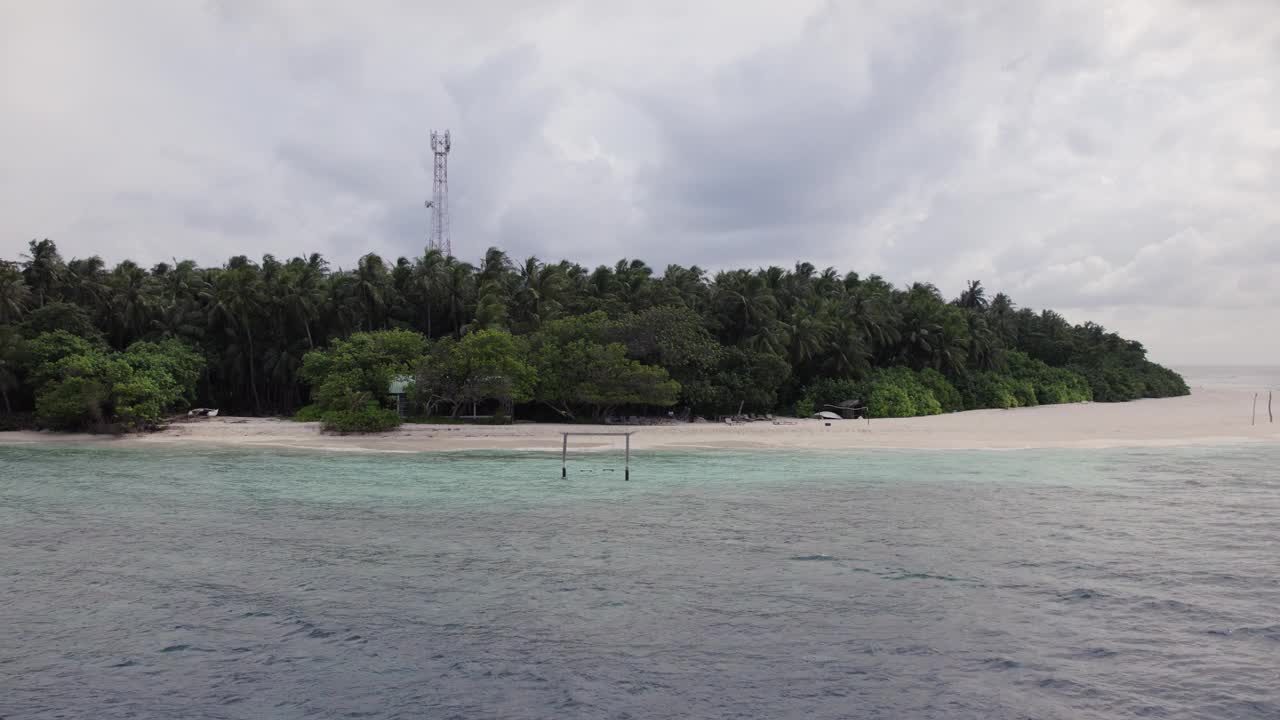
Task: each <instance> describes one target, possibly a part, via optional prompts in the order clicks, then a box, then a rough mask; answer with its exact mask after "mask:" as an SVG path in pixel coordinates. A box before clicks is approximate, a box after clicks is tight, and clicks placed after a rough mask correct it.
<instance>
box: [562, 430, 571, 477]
mask: <svg viewBox="0 0 1280 720" xmlns="http://www.w3.org/2000/svg"><path fill="white" fill-rule="evenodd" d="M562 438H563V441H562V442H561V443H560V477H562V478H567V477H569V471H568V470H567V469H565V467H566V462H567V459H568V457H569V433H565V434H564V435H563V436H562Z"/></svg>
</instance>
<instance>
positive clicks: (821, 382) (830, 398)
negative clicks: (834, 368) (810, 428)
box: [804, 378, 868, 415]
mask: <svg viewBox="0 0 1280 720" xmlns="http://www.w3.org/2000/svg"><path fill="white" fill-rule="evenodd" d="M867 391H868V388H867V386H866V385H864V384H863V383H860V382H857V381H856V380H846V379H842V378H818V379H816V380H814V381H813V382H811V383H809V387H808V388H806V389H805V393H804V397H805V399H807V400H808V401H809V402H810V404H811V405H812V406H813V408H814V410H815V411H816V410H825V409H826V406H827V405H839V404H840V403H842V402H845V401H846V400H853V399H859V400H863V401H866V399H867V394H866V393H867ZM809 414H810V415H812V414H813V412H810V413H809Z"/></svg>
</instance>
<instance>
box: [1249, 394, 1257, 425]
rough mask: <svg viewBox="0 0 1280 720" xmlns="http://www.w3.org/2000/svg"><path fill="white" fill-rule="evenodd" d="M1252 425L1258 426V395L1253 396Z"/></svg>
mask: <svg viewBox="0 0 1280 720" xmlns="http://www.w3.org/2000/svg"><path fill="white" fill-rule="evenodd" d="M1249 424H1250V425H1257V424H1258V393H1254V394H1253V422H1250V423H1249Z"/></svg>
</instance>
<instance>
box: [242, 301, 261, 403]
mask: <svg viewBox="0 0 1280 720" xmlns="http://www.w3.org/2000/svg"><path fill="white" fill-rule="evenodd" d="M244 334H245V337H246V338H247V339H248V340H249V389H250V390H251V391H252V392H253V412H254V414H255V415H261V414H262V400H261V398H259V397H258V376H257V373H255V372H254V369H253V366H254V364H255V363H256V362H257V359H256V355H255V354H254V352H253V331H252V330H250V329H249V325H248V324H247V323H246V324H245V327H244Z"/></svg>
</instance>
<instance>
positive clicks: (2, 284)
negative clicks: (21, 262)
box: [0, 261, 31, 325]
mask: <svg viewBox="0 0 1280 720" xmlns="http://www.w3.org/2000/svg"><path fill="white" fill-rule="evenodd" d="M30 301H31V289H30V288H28V287H27V283H26V282H25V281H23V279H22V274H21V273H19V272H18V269H17V267H16V266H15V265H14V264H13V263H11V262H4V261H0V325H9V324H13V323H17V322H19V321H20V320H22V316H23V315H24V314H26V311H27V304H28V303H29V302H30Z"/></svg>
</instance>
